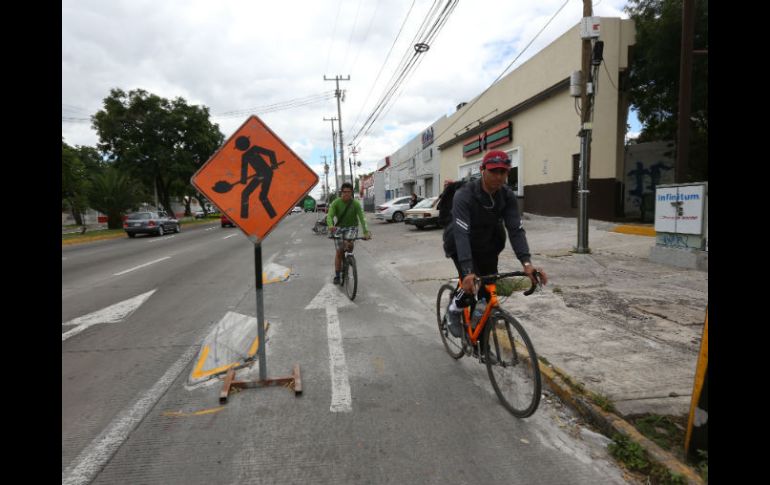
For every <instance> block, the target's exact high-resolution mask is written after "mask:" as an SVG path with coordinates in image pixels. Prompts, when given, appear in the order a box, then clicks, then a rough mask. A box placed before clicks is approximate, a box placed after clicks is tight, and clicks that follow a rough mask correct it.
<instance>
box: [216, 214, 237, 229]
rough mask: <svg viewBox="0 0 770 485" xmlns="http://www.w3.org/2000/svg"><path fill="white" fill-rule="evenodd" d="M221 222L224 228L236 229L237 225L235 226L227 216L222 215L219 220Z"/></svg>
mask: <svg viewBox="0 0 770 485" xmlns="http://www.w3.org/2000/svg"><path fill="white" fill-rule="evenodd" d="M219 222H221V223H222V227H225V226H230V227H235V224H233V221H231V220H230V219H229V218H228V217H227V216H226V215H224V214H222V217H220V218H219Z"/></svg>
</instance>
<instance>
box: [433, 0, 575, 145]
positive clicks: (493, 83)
mask: <svg viewBox="0 0 770 485" xmlns="http://www.w3.org/2000/svg"><path fill="white" fill-rule="evenodd" d="M567 3H569V0H566V1H565V2H564V4H563V5H562V6H561V7H559V9H558V10H557V11H556V13H554V14H553V15H552V16H551V18H550V19H549V20H548V22H546V23H545V25H544V26H543V28H542V29H540V31H539V32H538V33H537V34H535V36H534V37H533V38H532V40H530V41H529V43H528V44H527V45H526V46H524V49H522V50H521V52H519V54H518V55H517V56H516V57H515V58H514V59H513V60H512V61H511V63H510V64H508V66H507V67H506V68H505V69H503V72H501V73H500V75H499V76H497V79H495V80H494V81H492V84H490V85H489V86H488V87H487V88H486V89H485V90H484V91H482V92H481V94H479V95H478V96H476V99H474V100H473V102H472V103H471V104H470V105H468V106H467V107H464V108H465V112H466V113H467V112H469V111H470V109H471V108H472V107H473V105H475V104H476V103H477V102H478V100H480V99H481V97H482V96H484V93H486V92H487V91H489V90H490V89H492V86H494V85H495V84H496V83H497V82H498V81H499V80H500V79H501V78H502V77H503V75H504V74H505V73H506V72H507V71H508V69H510V68H511V66H512V65H513V64H514V63H515V62H516V61H517V60H518V59H519V57H521V56H522V54H524V53H525V52H526V51H527V49H529V47H530V46H531V45H532V43H533V42H535V40H536V39H537V38H538V37H540V34H542V33H543V31H544V30H545V29H546V27H548V26H549V25H550V24H551V22H553V19H555V18H556V16H557V15H559V12H561V11H562V10H563V9H564V7H566V6H567ZM460 118H461V117H460V116H458V117H457V118H455V120H454V121H453V122H452V123H450V124H449V125H448V126H447V127H446V128H444V131H442V132H441V133H439V134H438V135H437V136H436V137H435V138H434V139H436V140H438V139H439V138H441V135H443V134H444V133H446V132H447V131H448V130H449V129H450V128H451V127H453V126H454V125H455V123H457V122H458V121H459V120H460Z"/></svg>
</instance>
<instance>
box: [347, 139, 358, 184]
mask: <svg viewBox="0 0 770 485" xmlns="http://www.w3.org/2000/svg"><path fill="white" fill-rule="evenodd" d="M348 146H349V147H350V153H351V154H352V155H353V161H352V162H351V160H350V158H348V163H349V164H350V179H351V180H353V187H354V188H355V186H356V182H355V175H354V174H353V167H355V166H356V155H358V150H357V149H356V147H354V146H351V145H348Z"/></svg>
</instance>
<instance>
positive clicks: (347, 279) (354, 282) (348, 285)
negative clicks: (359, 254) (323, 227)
mask: <svg viewBox="0 0 770 485" xmlns="http://www.w3.org/2000/svg"><path fill="white" fill-rule="evenodd" d="M329 239H335V240H342V244H343V245H344V250H345V253H344V255H343V257H342V273H341V274H340V286H342V287H343V288H345V294H347V295H348V298H350V300H351V301H353V300H354V299H355V298H356V292H357V291H358V270H357V269H356V258H355V256H353V241H355V240H357V239H368V238H365V237H358V227H341V228H339V229H337V231H336V232H335V233H334V234H330V235H329ZM334 247H335V249H336V248H337V243H336V241H335V245H334Z"/></svg>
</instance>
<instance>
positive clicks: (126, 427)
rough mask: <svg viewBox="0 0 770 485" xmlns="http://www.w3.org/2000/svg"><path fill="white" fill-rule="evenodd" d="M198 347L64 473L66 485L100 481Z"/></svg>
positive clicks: (125, 412)
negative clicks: (105, 469) (131, 435)
mask: <svg viewBox="0 0 770 485" xmlns="http://www.w3.org/2000/svg"><path fill="white" fill-rule="evenodd" d="M207 330H208V329H207ZM198 347H199V345H192V346H190V348H189V349H187V351H185V353H184V354H182V356H181V357H180V358H179V360H177V361H176V362H175V363H174V364H173V365H172V366H171V367H170V368H169V369H168V370H167V371H166V373H165V374H164V375H163V376H162V377H161V378H160V379H159V380H158V382H156V383H155V385H154V386H152V388H150V390H149V391H147V392H146V393H144V395H143V396H142V397H140V398H139V400H138V401H136V402H135V403H134V404H133V405H131V406H129V407H127V408H125V409H124V410H123V411H121V413H120V414H119V415H118V416H117V417H116V418H115V419H113V420H112V422H111V423H110V424H109V426H107V428H105V430H104V431H102V433H101V434H99V436H97V437H96V438H95V439H94V440H93V441H91V443H90V444H89V445H88V446H87V447H86V448H85V449H84V450H83V451H82V452H81V453H80V455H78V457H77V458H76V459H75V460H74V461H73V462H72V464H71V465H70V466H68V467H67V469H66V470H65V471H64V472H63V473H62V485H81V484H83V485H85V484H87V483H90V482H91V481H93V479H94V478H96V476H97V475H98V474H99V472H100V471H101V470H102V468H103V467H104V465H106V464H107V462H108V461H109V460H110V458H112V455H114V454H115V452H116V451H117V450H118V448H120V446H121V445H122V444H123V442H124V441H125V440H126V439H127V438H128V436H129V435H130V434H131V432H132V431H133V430H134V428H136V426H137V425H138V424H139V423H141V422H142V420H143V419H144V417H145V416H146V415H147V413H149V412H150V410H151V409H152V407H153V406H155V403H157V402H158V400H159V399H160V398H161V397H162V396H163V394H164V393H165V392H166V390H167V389H168V388H169V387H170V386H171V384H172V383H173V382H174V380H176V378H177V377H178V376H179V374H181V373H182V371H183V370H184V369H185V367H187V365H188V364H189V363H190V361H191V360H192V359H193V357H195V354H196V353H197V352H198Z"/></svg>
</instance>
